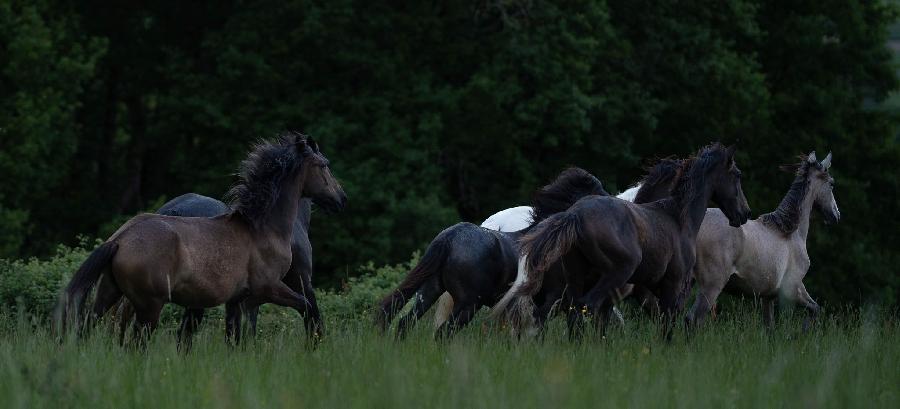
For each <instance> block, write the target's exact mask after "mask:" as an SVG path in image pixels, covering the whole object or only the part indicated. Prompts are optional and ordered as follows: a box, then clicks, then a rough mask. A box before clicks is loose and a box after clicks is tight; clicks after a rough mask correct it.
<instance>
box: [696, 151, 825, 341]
mask: <svg viewBox="0 0 900 409" xmlns="http://www.w3.org/2000/svg"><path fill="white" fill-rule="evenodd" d="M830 167H831V154H830V153H829V154H828V156H826V157H825V159H824V160H823V161H821V162H818V161H816V153H815V152H812V153H810V154H809V155H804V156H803V158H802V160H801V161H800V163H798V164H796V165H792V166H791V167H790V168H791V169H792V170H794V171H795V173H796V177H795V179H794V182H793V183H792V184H791V187H790V189H789V190H788V193H787V194H786V195H785V197H784V199H783V200H782V201H781V204H779V206H778V208H777V209H775V211H773V212H771V213H767V214H764V215H762V216H760V217H759V218H758V219H756V220H751V221H749V222H748V223H747V224H745V225H743V226H741V228H739V229H735V228H733V227H731V226H729V225H728V218H727V217H725V215H724V214H723V213H722V211H721V210H719V209H707V211H706V217H705V218H704V219H703V225H702V226H701V228H700V234H699V235H698V238H697V263H696V265H695V267H694V278H695V279H696V282H697V285H698V292H697V298H696V300H695V302H694V305H693V307H692V308H691V311H690V312H689V313H688V316H687V318H686V320H687V322H688V324H692V325H700V324H701V323H702V322H703V320H704V318H706V316H707V314H709V312H710V310H711V308H712V306H713V305H715V302H716V298H718V296H719V294H720V293H721V292H722V290H724V289H727V290H728V291H736V292H740V293H743V294H751V295H754V296H757V297H760V298H761V299H762V301H763V321H764V323H765V325H766V327H767V328H769V329H771V328H772V325H773V320H774V303H775V300H776V299H777V298H782V299H784V300H786V301H788V302H791V303H796V304H799V305H801V306H803V307H804V308H806V309H807V311H808V316H807V318H806V320H805V321H804V323H803V329H804V330H806V329H808V328H809V325H810V324H811V323H812V322H813V321H814V320H815V318H816V316H817V315H818V312H819V305H818V304H816V302H815V301H814V300H813V299H812V297H810V295H809V292H807V291H806V287H805V286H804V285H803V278H804V277H805V276H806V272H807V271H808V270H809V265H810V260H809V255H808V254H807V252H806V237H807V236H808V234H809V219H810V214H811V213H812V209H813V208H814V207H816V208H819V209H820V210H821V212H822V213H823V214H824V216H825V222H826V223H837V222H838V221H839V220H840V218H841V212H840V211H839V210H838V205H837V202H836V201H835V200H834V192H833V188H834V178H832V177H831V175H829V174H828V169H829V168H830Z"/></svg>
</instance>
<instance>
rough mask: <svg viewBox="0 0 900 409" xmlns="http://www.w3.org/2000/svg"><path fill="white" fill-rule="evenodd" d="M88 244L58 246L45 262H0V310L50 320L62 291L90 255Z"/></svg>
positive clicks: (3, 260)
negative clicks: (21, 312) (0, 308)
mask: <svg viewBox="0 0 900 409" xmlns="http://www.w3.org/2000/svg"><path fill="white" fill-rule="evenodd" d="M87 244H88V243H87V241H86V240H84V239H82V246H81V247H77V248H70V247H66V246H62V245H60V246H57V248H56V253H55V254H54V255H53V256H52V257H50V258H49V259H48V260H38V259H35V258H31V259H28V260H14V261H10V260H5V259H0V307H5V308H8V309H9V310H11V311H16V310H19V309H21V310H22V311H23V312H27V313H32V314H35V315H37V316H40V317H47V316H49V315H50V313H51V312H52V310H53V306H54V305H55V304H56V300H57V298H58V297H59V293H60V291H61V289H62V288H64V287H65V286H66V284H67V283H68V281H69V278H70V277H72V274H73V273H75V270H78V267H79V266H80V265H81V263H82V262H83V261H84V260H85V259H86V258H87V256H88V254H89V253H90V250H88V249H87V248H88V247H86V245H87Z"/></svg>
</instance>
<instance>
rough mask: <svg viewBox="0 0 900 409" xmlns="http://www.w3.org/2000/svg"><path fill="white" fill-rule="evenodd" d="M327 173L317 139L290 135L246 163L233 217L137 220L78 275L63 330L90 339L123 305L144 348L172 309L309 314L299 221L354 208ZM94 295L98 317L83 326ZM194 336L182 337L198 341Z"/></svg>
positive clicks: (64, 301)
mask: <svg viewBox="0 0 900 409" xmlns="http://www.w3.org/2000/svg"><path fill="white" fill-rule="evenodd" d="M328 164H329V162H328V159H327V158H326V157H325V156H324V155H323V154H322V152H321V151H319V149H318V145H317V144H316V143H315V141H313V140H312V139H311V138H308V137H306V136H304V135H302V134H299V133H284V134H281V135H279V136H278V137H276V138H274V139H272V140H268V141H263V142H260V143H258V144H257V145H256V146H255V147H254V148H253V149H252V151H251V152H250V154H249V155H248V157H247V158H246V159H245V160H244V161H243V162H242V164H241V169H240V181H239V182H238V183H237V184H236V185H235V186H234V187H233V188H232V189H231V190H230V192H229V197H231V198H232V200H231V203H230V208H231V210H230V211H228V212H226V213H225V214H222V215H219V216H216V217H178V216H166V215H159V214H147V213H145V214H140V215H138V216H135V217H133V218H132V219H130V220H129V221H127V222H126V223H125V224H123V225H122V226H121V227H119V229H118V230H117V231H116V232H115V233H113V235H112V236H110V238H109V239H107V240H106V241H105V242H104V243H103V244H101V245H100V246H99V247H98V248H97V249H95V250H94V251H93V252H92V253H91V254H90V255H89V256H88V258H87V260H85V262H84V263H83V264H82V265H81V267H79V269H78V270H77V271H76V272H75V274H74V275H73V277H72V279H71V281H70V282H69V284H68V285H67V287H66V288H65V290H64V291H63V294H62V295H61V296H60V301H59V303H58V308H57V314H56V315H57V319H58V320H59V322H60V326H61V328H62V329H63V330H65V329H66V323H67V322H72V323H76V324H78V323H80V329H81V330H82V332H83V330H85V329H88V328H90V327H92V325H93V323H95V322H96V321H97V320H98V319H99V318H100V317H102V316H103V315H104V314H105V313H106V312H108V310H109V309H110V308H111V307H112V306H113V305H114V304H116V303H117V302H118V301H119V299H121V298H122V297H123V296H124V297H126V298H127V299H128V301H129V302H130V304H131V305H132V306H133V308H134V312H135V317H136V319H135V324H134V332H135V339H136V340H138V342H141V343H142V344H144V341H146V339H148V338H149V336H150V335H151V334H152V332H153V330H154V329H155V328H156V327H157V325H158V323H159V314H160V311H161V310H162V308H163V306H164V305H165V304H167V303H175V304H178V305H181V306H183V307H187V308H192V309H202V308H210V307H215V306H217V305H221V304H227V305H228V308H232V309H234V308H236V307H237V305H238V304H240V303H241V302H246V303H247V305H248V306H250V307H255V306H258V305H260V304H263V303H274V304H277V305H281V306H286V307H291V308H293V309H295V310H296V311H298V312H299V313H300V314H306V313H308V312H309V310H310V308H311V303H310V302H309V300H308V299H307V298H306V297H305V296H304V295H302V294H299V293H297V292H295V291H294V290H292V289H291V288H290V287H288V286H287V284H285V283H284V282H283V281H282V279H283V278H284V276H285V275H286V274H287V272H288V269H289V267H290V265H291V238H292V236H293V228H292V222H293V221H294V220H295V219H296V218H297V213H298V207H299V206H298V205H299V201H300V199H301V198H304V197H306V198H310V199H312V201H313V202H315V203H316V204H317V205H319V206H322V207H323V208H326V209H330V210H334V211H339V210H340V209H342V208H343V207H344V205H345V203H346V200H347V196H346V194H345V193H344V191H343V189H342V188H341V185H340V184H339V183H338V181H337V180H336V179H335V178H334V176H333V175H332V174H331V171H330V169H329V167H328ZM98 281H99V284H98V283H97V282H98ZM95 286H97V287H98V288H97V295H96V297H95V301H94V304H93V307H92V311H91V313H90V314H89V315H88V317H87V319H83V318H82V316H83V315H84V311H83V310H84V306H85V300H86V298H87V295H88V294H89V293H90V291H91V290H92V288H93V287H95ZM189 329H190V330H192V329H193V328H189ZM186 332H187V333H185V334H184V335H183V336H185V337H187V338H190V336H191V335H192V334H191V333H190V332H188V331H186Z"/></svg>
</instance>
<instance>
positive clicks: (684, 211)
mask: <svg viewBox="0 0 900 409" xmlns="http://www.w3.org/2000/svg"><path fill="white" fill-rule="evenodd" d="M696 166H699V164H697V165H696ZM707 172H713V171H712V170H707ZM691 176H692V175H685V176H684V177H683V178H684V180H680V181H679V184H680V183H689V180H688V178H690V177H691ZM705 176H706V179H709V176H710V175H705ZM679 187H680V186H678V185H676V186H675V187H674V188H673V190H675V189H678V188H679ZM694 189H698V190H699V191H697V192H695V193H694V194H693V195H690V196H688V197H677V196H673V197H672V198H671V199H664V200H671V201H672V202H673V204H674V206H673V210H674V211H675V212H676V214H675V217H676V219H678V222H679V224H680V225H681V229H682V231H683V232H685V233H687V234H689V235H690V236H691V237H696V236H697V233H698V232H699V231H700V225H701V224H702V223H703V218H704V217H705V216H706V205H707V203H709V199H710V198H711V197H712V185H711V184H709V183H702V184H701V185H700V186H694Z"/></svg>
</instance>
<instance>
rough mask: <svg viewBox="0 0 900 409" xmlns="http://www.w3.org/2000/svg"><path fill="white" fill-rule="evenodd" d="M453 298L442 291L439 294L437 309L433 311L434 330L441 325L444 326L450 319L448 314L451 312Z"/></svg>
mask: <svg viewBox="0 0 900 409" xmlns="http://www.w3.org/2000/svg"><path fill="white" fill-rule="evenodd" d="M453 304H454V301H453V296H452V295H450V293H448V292H446V291H444V293H443V294H441V298H438V302H437V307H435V310H434V328H435V329H437V328H440V327H441V325H444V323H445V322H447V320H448V319H450V314H451V313H452V312H453Z"/></svg>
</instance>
